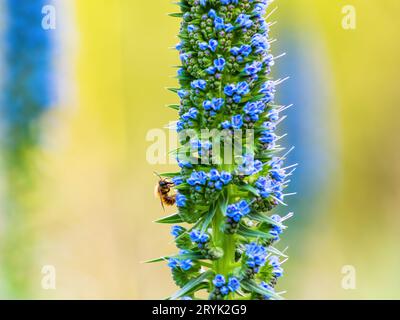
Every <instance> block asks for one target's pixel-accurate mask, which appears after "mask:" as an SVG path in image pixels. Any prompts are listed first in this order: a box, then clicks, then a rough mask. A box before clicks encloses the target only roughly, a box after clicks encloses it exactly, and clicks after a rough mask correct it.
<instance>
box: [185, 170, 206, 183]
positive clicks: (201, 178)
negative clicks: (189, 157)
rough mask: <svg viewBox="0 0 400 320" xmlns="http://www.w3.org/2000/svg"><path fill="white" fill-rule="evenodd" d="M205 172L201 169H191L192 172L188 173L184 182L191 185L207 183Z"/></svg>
mask: <svg viewBox="0 0 400 320" xmlns="http://www.w3.org/2000/svg"><path fill="white" fill-rule="evenodd" d="M207 178H208V177H207V174H206V173H205V172H203V171H198V172H197V171H193V172H192V174H191V175H190V178H189V179H187V180H186V182H187V183H188V184H189V185H191V186H195V185H200V186H204V185H206V183H207Z"/></svg>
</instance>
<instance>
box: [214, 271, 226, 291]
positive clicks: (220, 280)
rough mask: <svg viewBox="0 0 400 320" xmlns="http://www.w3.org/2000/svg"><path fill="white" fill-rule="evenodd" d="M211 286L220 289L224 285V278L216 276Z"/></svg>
mask: <svg viewBox="0 0 400 320" xmlns="http://www.w3.org/2000/svg"><path fill="white" fill-rule="evenodd" d="M213 284H214V285H215V286H216V287H217V288H221V287H222V286H224V285H225V277H224V276H223V275H222V274H217V275H216V276H215V278H214V280H213Z"/></svg>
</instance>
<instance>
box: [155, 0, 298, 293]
mask: <svg viewBox="0 0 400 320" xmlns="http://www.w3.org/2000/svg"><path fill="white" fill-rule="evenodd" d="M270 2H272V1H271V0H240V1H239V0H182V1H181V2H180V3H179V4H178V5H179V8H180V10H181V12H179V13H175V14H172V16H174V17H178V18H180V19H181V28H180V34H179V39H180V40H181V42H180V43H179V45H178V46H177V50H178V51H179V56H180V60H181V63H182V65H181V66H179V71H178V75H177V78H178V82H179V87H178V88H177V89H172V90H171V91H173V92H175V93H177V95H178V97H179V100H180V103H179V107H178V106H176V105H174V106H175V108H174V109H176V110H177V111H178V116H179V119H178V121H177V125H176V130H177V132H178V134H179V142H180V147H179V149H178V151H177V162H178V164H179V167H180V171H179V172H176V173H172V174H171V173H170V174H168V175H165V176H166V177H167V179H168V181H171V194H174V195H175V197H176V206H177V213H176V214H174V215H172V216H168V217H165V218H162V219H161V220H159V222H161V223H171V224H173V225H174V226H173V228H172V230H171V234H172V236H173V238H174V240H175V243H176V245H177V247H178V248H179V249H180V251H179V254H175V255H171V256H166V257H164V258H163V259H156V260H153V261H161V260H163V261H167V263H168V266H169V267H170V268H171V272H172V276H173V280H174V281H175V283H176V284H177V286H179V287H180V288H181V290H179V291H178V292H177V293H176V294H175V295H172V296H171V297H170V298H171V299H185V300H187V299H196V298H199V297H200V296H199V294H200V291H201V292H203V293H204V291H206V292H207V293H208V297H209V299H212V300H234V299H238V298H239V297H240V298H241V299H249V300H276V299H281V296H280V294H279V292H277V291H276V290H275V288H276V285H277V281H278V279H279V278H281V277H282V276H283V268H282V265H283V263H284V262H285V261H286V259H287V256H286V255H285V254H284V253H282V252H280V251H279V249H277V248H276V247H275V245H276V244H277V243H278V242H279V241H280V239H281V237H282V235H283V233H284V231H285V230H286V226H285V225H284V223H285V221H286V220H287V219H288V218H290V217H291V216H292V215H291V214H290V215H287V216H286V217H282V216H280V215H277V214H273V213H272V210H273V209H275V208H276V207H278V206H279V205H285V202H284V201H285V198H286V197H287V196H289V195H290V194H287V193H285V189H286V188H287V186H288V183H289V181H290V179H291V178H290V177H291V175H292V173H293V171H294V169H293V167H294V166H289V167H285V165H284V161H285V160H286V157H287V154H288V152H287V153H286V154H282V153H284V152H282V150H284V148H283V147H282V146H281V145H279V144H278V143H279V140H280V138H281V137H279V136H278V135H277V134H276V129H277V126H278V125H279V124H280V123H281V122H282V120H284V118H285V117H284V115H283V114H282V113H283V111H284V110H285V109H286V107H284V106H279V105H278V104H276V103H275V102H274V100H275V95H276V89H277V86H278V85H279V84H280V83H281V82H282V81H274V80H273V79H272V77H271V76H270V72H271V68H272V67H273V65H274V56H273V55H272V54H271V52H270V50H271V46H270V43H271V40H270V38H269V29H270V28H269V27H270V25H269V24H268V23H267V22H266V20H265V18H264V17H265V15H266V13H267V10H268V7H269V4H270ZM189 132H190V134H188V133H189ZM204 132H207V133H209V134H208V135H205V134H204ZM249 132H252V135H251V137H252V139H253V142H254V143H252V144H249V143H247V142H246V141H247V140H246V139H247V136H248V135H247V133H249ZM237 136H239V138H238V139H239V140H234V139H236V137H237ZM237 145H239V146H240V147H239V148H236V146H237ZM227 146H228V147H229V146H235V150H234V152H232V153H229V152H228V151H227V150H226V149H225V148H226V147H227ZM181 224H182V226H181ZM186 228H187V229H186ZM203 293H202V295H201V297H203Z"/></svg>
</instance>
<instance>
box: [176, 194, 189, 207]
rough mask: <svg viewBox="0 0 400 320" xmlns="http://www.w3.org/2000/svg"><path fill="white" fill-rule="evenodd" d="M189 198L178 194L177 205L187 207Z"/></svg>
mask: <svg viewBox="0 0 400 320" xmlns="http://www.w3.org/2000/svg"><path fill="white" fill-rule="evenodd" d="M186 201H187V198H186V196H184V195H183V194H181V193H177V195H176V205H177V206H178V207H180V208H181V207H184V206H185V205H186Z"/></svg>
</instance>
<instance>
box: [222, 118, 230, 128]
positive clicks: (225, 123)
mask: <svg viewBox="0 0 400 320" xmlns="http://www.w3.org/2000/svg"><path fill="white" fill-rule="evenodd" d="M221 127H222V129H230V128H231V123H230V122H229V121H228V120H227V121H224V122H222V123H221Z"/></svg>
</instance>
